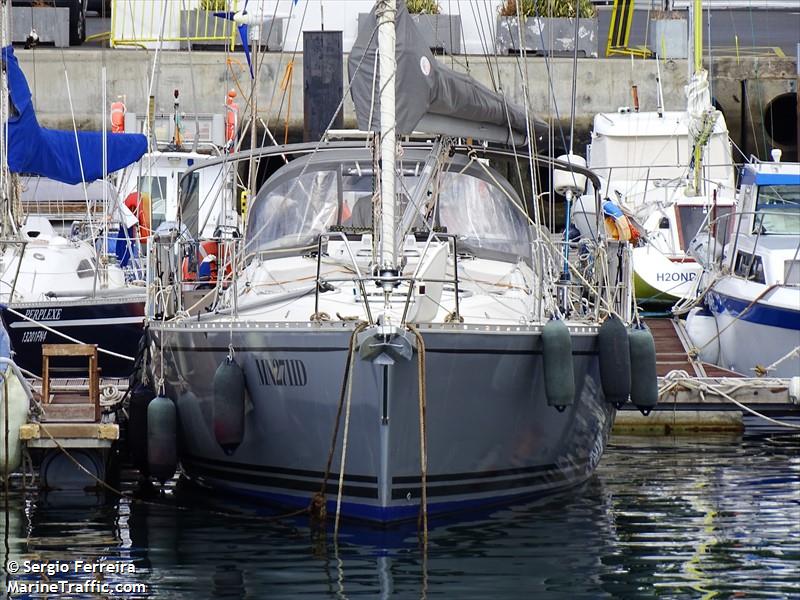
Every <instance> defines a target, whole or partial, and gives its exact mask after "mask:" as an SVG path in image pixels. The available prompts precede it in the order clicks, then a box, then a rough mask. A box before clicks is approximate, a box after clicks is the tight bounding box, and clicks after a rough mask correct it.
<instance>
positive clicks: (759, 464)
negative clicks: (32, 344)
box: [0, 435, 800, 600]
mask: <svg viewBox="0 0 800 600" xmlns="http://www.w3.org/2000/svg"><path fill="white" fill-rule="evenodd" d="M126 489H129V490H132V489H133V484H132V483H129V484H127V485H126ZM85 500H86V504H87V506H83V507H80V506H74V505H73V506H63V505H62V506H59V503H60V502H61V501H60V500H58V499H54V498H44V497H39V496H36V495H27V496H25V495H22V494H15V495H14V497H13V498H12V501H11V503H10V510H9V512H8V513H7V519H6V520H7V522H8V526H7V527H6V526H5V525H3V524H2V523H0V527H4V530H3V531H4V532H6V533H7V535H5V536H4V538H5V539H6V540H7V541H6V550H5V551H4V552H6V553H7V554H8V560H14V561H17V562H18V563H19V564H23V562H24V561H25V560H28V561H34V562H41V561H48V560H49V561H73V560H75V559H85V560H87V562H90V563H92V562H97V561H99V560H107V561H122V562H125V563H131V564H132V565H133V566H132V568H133V569H135V573H133V574H107V575H106V576H105V577H106V581H109V582H125V583H131V582H136V583H144V584H146V585H147V587H148V593H147V594H127V595H119V596H110V597H120V598H143V597H152V598H190V599H192V600H199V599H204V598H254V599H255V598H298V597H308V598H356V597H362V598H382V597H385V598H389V597H392V598H424V597H428V598H434V597H438V598H458V599H461V598H531V597H537V598H565V599H573V598H651V597H659V598H800V437H797V436H795V437H782V436H770V435H762V436H759V437H749V438H745V439H741V438H712V439H708V438H706V439H702V440H700V439H693V438H616V439H615V440H614V442H613V444H612V445H611V447H610V448H609V450H608V452H607V453H606V455H605V456H604V458H603V460H602V462H601V466H600V468H599V469H598V472H597V475H596V476H595V477H594V478H593V479H592V480H591V481H590V482H589V483H588V484H587V485H586V486H584V487H583V488H581V489H579V490H573V491H572V492H571V493H569V494H566V495H562V496H559V497H556V498H551V499H549V500H547V501H539V502H536V503H528V504H522V505H517V506H514V507H510V508H504V509H501V510H497V511H496V512H493V513H490V514H483V515H471V517H470V519H469V520H465V519H463V518H462V519H461V520H460V521H456V522H450V523H436V524H434V525H435V526H434V527H433V529H432V531H431V534H430V539H429V543H428V548H427V552H426V551H424V550H423V549H422V548H421V547H420V544H419V543H418V540H417V537H416V532H415V529H414V527H413V526H410V527H409V528H407V529H406V530H399V531H389V532H384V531H376V530H370V529H368V528H364V527H354V526H352V525H349V524H346V525H344V528H343V531H342V532H340V536H339V541H338V544H337V543H335V542H334V539H333V535H332V533H331V532H330V531H328V532H327V533H324V532H319V531H314V530H312V529H310V528H309V524H308V521H307V520H306V518H297V519H295V520H292V521H283V522H277V523H274V522H266V521H265V520H263V519H261V517H263V516H264V515H261V514H260V513H258V512H257V511H256V510H255V509H254V507H252V506H250V507H248V506H247V505H242V504H233V503H230V502H222V501H221V500H220V499H218V498H213V497H208V494H207V492H205V491H203V490H198V489H197V488H193V487H187V486H182V485H179V486H178V487H177V488H175V489H171V490H170V491H169V492H168V493H167V495H166V496H165V497H164V498H162V499H157V501H156V502H154V503H141V502H132V501H130V500H129V499H123V500H121V501H109V502H106V503H105V504H100V505H96V504H95V505H92V502H93V501H94V499H93V498H86V499H85ZM230 510H236V511H242V512H244V513H246V515H248V516H242V515H237V516H231V515H226V514H222V513H221V512H220V511H230ZM6 564H8V562H6ZM70 576H71V577H73V578H76V579H77V577H76V576H75V575H74V574H71V575H70ZM37 577H38V578H41V575H32V574H28V575H20V574H17V575H16V576H8V575H6V581H5V582H4V585H5V584H6V583H7V582H8V580H9V578H12V579H16V580H18V581H19V580H27V581H34V580H36V579H37ZM58 578H59V575H54V576H53V577H52V578H51V579H53V580H55V579H58ZM62 578H63V577H62ZM20 597H45V596H44V595H30V594H29V595H27V596H20ZM49 597H51V598H61V597H66V596H64V595H59V594H55V595H51V596H49ZM71 597H75V598H79V597H81V598H82V597H86V598H98V597H102V596H99V595H87V594H84V595H80V594H78V595H74V596H71Z"/></svg>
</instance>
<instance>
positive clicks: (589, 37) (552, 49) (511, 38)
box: [495, 17, 598, 58]
mask: <svg viewBox="0 0 800 600" xmlns="http://www.w3.org/2000/svg"><path fill="white" fill-rule="evenodd" d="M520 25H521V28H520ZM597 27H598V26H597V19H596V18H593V19H579V20H578V56H581V57H584V58H586V57H592V58H597V37H598V36H597ZM522 49H524V50H526V51H527V52H529V53H532V54H538V55H541V56H566V55H571V54H572V53H573V52H574V51H575V21H574V20H573V19H566V18H534V17H527V18H524V19H522V20H521V22H520V19H518V18H517V17H497V35H496V37H495V52H496V53H497V54H514V53H517V52H519V51H520V50H522Z"/></svg>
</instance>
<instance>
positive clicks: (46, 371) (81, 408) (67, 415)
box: [42, 344, 102, 423]
mask: <svg viewBox="0 0 800 600" xmlns="http://www.w3.org/2000/svg"><path fill="white" fill-rule="evenodd" d="M81 357H83V358H88V365H87V366H86V367H85V368H84V367H80V366H78V367H76V366H73V365H74V363H75V361H74V360H72V361H71V363H73V365H70V366H60V365H54V364H53V362H54V360H59V361H62V360H69V359H75V358H81ZM56 373H74V374H82V373H86V374H87V377H86V379H85V380H83V382H84V385H86V387H85V389H84V388H83V385H79V386H78V387H77V389H76V386H74V385H71V386H64V385H63V383H62V384H61V385H59V384H58V383H57V382H54V381H53V379H54V378H53V374H56ZM42 402H43V403H44V406H45V409H44V411H45V414H44V415H43V416H42V421H48V422H62V421H71V422H89V423H99V422H100V417H101V412H102V411H101V408H100V369H99V368H98V366H97V346H96V345H94V344H43V345H42Z"/></svg>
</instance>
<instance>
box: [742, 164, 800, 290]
mask: <svg viewBox="0 0 800 600" xmlns="http://www.w3.org/2000/svg"><path fill="white" fill-rule="evenodd" d="M739 202H740V210H741V220H740V222H739V223H738V224H737V228H738V231H737V232H736V233H737V235H736V237H735V239H734V241H733V242H732V245H731V249H730V252H729V254H728V256H729V258H730V260H731V261H732V262H731V270H732V272H733V274H734V275H737V276H739V277H743V278H745V279H748V280H750V281H754V282H756V283H761V284H765V285H773V284H786V285H800V163H781V162H778V161H775V162H756V161H754V162H751V163H748V164H746V165H745V166H744V168H743V171H742V179H741V187H740V198H739Z"/></svg>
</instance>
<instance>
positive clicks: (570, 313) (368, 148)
mask: <svg viewBox="0 0 800 600" xmlns="http://www.w3.org/2000/svg"><path fill="white" fill-rule="evenodd" d="M372 23H373V27H372V28H370V31H367V32H366V34H365V36H364V37H362V38H360V39H359V41H358V42H357V43H356V47H355V49H354V51H353V53H352V54H351V55H350V58H349V68H350V78H351V94H352V96H353V99H354V104H355V106H356V112H357V115H358V119H359V125H360V128H361V132H360V133H359V134H358V135H359V137H358V139H349V140H347V139H346V140H341V141H337V140H334V139H332V138H326V139H324V140H323V141H321V142H319V143H308V144H296V145H285V146H278V147H273V148H262V149H257V150H253V151H251V152H246V153H243V154H237V155H231V156H229V157H225V158H221V159H219V160H220V161H222V160H227V161H231V162H232V163H233V164H234V166H235V165H236V164H237V163H241V162H251V161H258V162H257V163H256V164H257V168H258V169H259V171H260V172H267V173H271V175H270V176H269V177H268V178H267V179H266V180H265V181H264V182H263V183H261V185H259V186H258V189H257V190H256V192H255V193H254V194H252V195H251V196H250V201H249V202H248V205H247V222H246V225H245V228H244V235H243V238H241V239H229V240H225V241H220V253H221V256H224V257H225V261H226V262H227V263H228V264H229V265H230V267H229V268H225V269H223V268H220V269H219V271H218V280H217V281H216V282H215V286H214V287H213V288H212V289H208V290H207V293H208V294H209V295H210V296H211V297H212V298H214V302H213V304H212V305H211V306H210V307H209V310H208V311H203V312H201V313H197V314H194V313H192V311H191V310H190V309H191V306H189V304H187V302H186V300H185V298H184V294H183V289H184V288H183V285H182V282H181V278H180V272H179V271H178V270H177V269H176V268H175V267H174V266H173V267H172V268H170V265H174V264H175V258H174V254H171V252H173V250H172V248H174V241H173V240H172V239H171V238H170V237H166V238H165V239H164V240H163V242H162V241H161V240H159V239H158V238H157V239H155V240H154V242H153V243H154V248H153V249H152V253H151V257H152V258H151V260H152V262H151V263H150V264H151V269H150V273H151V276H152V283H153V285H152V286H151V294H152V295H151V303H150V304H149V310H150V312H149V314H148V327H147V339H148V359H147V361H146V362H147V364H148V366H149V368H150V373H149V380H150V381H153V382H154V383H155V391H156V392H158V394H159V397H158V398H156V399H155V400H153V401H152V403H151V404H150V407H153V406H154V403H157V406H158V410H159V411H163V412H162V413H161V414H170V407H171V406H174V407H175V408H174V409H173V410H175V411H176V412H177V415H176V422H177V431H178V435H179V439H180V445H179V457H180V463H181V468H182V473H183V474H185V475H186V476H188V477H189V478H191V479H193V480H195V481H197V482H199V483H201V484H203V485H206V486H210V487H212V488H215V489H219V490H224V491H228V492H233V493H237V494H243V495H248V496H253V497H257V498H260V499H262V500H263V501H266V502H269V503H276V504H280V505H286V506H291V507H295V508H297V507H300V508H305V507H308V506H309V504H310V503H312V502H313V504H314V505H315V506H316V507H317V508H320V507H322V508H324V507H327V510H328V512H329V514H333V513H336V514H337V515H341V516H343V517H351V518H357V519H367V520H370V521H374V522H377V523H390V522H394V521H400V520H405V519H413V518H416V517H417V516H418V515H427V514H436V513H445V512H451V511H454V510H458V509H464V508H469V507H479V506H490V505H494V504H498V503H502V502H509V501H511V500H514V499H516V498H521V497H526V496H532V495H541V494H549V493H554V492H557V491H562V490H566V489H568V488H570V487H571V486H574V485H577V484H579V483H581V482H583V481H585V480H586V479H587V478H588V477H590V476H591V474H592V473H593V471H594V469H595V467H596V466H597V464H598V462H599V460H600V457H601V456H602V453H603V450H604V448H605V445H606V442H607V440H608V436H609V432H610V428H611V425H612V422H613V419H614V414H615V405H617V404H618V403H620V402H625V401H626V400H627V399H628V396H629V395H630V394H631V378H632V375H631V373H632V369H631V368H630V363H629V359H630V356H629V352H628V332H627V330H626V328H625V324H627V323H629V322H630V321H631V315H632V294H631V271H630V247H629V245H628V244H627V243H626V242H620V241H614V240H609V239H608V238H607V237H606V236H605V235H602V234H600V235H594V236H588V237H586V238H585V239H583V240H581V242H580V243H581V248H582V252H581V253H580V256H578V253H575V252H570V251H566V252H565V251H564V249H563V248H562V247H560V246H559V245H558V242H557V241H554V240H553V238H552V237H551V236H550V234H549V233H548V231H547V230H546V228H545V227H544V225H543V224H542V223H541V222H540V221H539V218H540V217H539V215H538V214H536V213H537V212H538V211H531V210H530V198H531V197H532V196H531V190H530V189H526V188H525V187H520V186H517V187H515V186H513V185H512V184H511V183H510V182H509V179H508V178H507V176H506V175H505V174H507V173H513V172H519V171H520V170H521V171H522V172H528V171H529V169H531V167H532V165H531V163H534V164H535V163H541V164H545V165H547V166H549V167H551V168H553V167H555V168H556V169H559V170H561V172H564V173H566V180H567V181H568V183H567V184H566V185H567V187H569V186H570V185H575V186H577V185H578V183H576V181H579V182H581V187H580V189H583V188H582V183H583V181H584V178H587V177H588V178H594V179H595V183H598V182H597V181H596V177H595V176H594V175H593V174H592V173H591V172H589V171H587V170H586V169H581V168H580V167H577V166H575V165H570V164H565V163H556V162H555V161H552V160H551V159H549V158H547V157H538V156H534V155H533V151H532V149H531V146H532V144H530V143H529V144H528V145H525V142H526V140H527V139H529V135H530V136H536V135H539V131H540V130H539V127H540V123H539V122H538V121H536V120H535V119H529V118H528V117H527V115H526V112H525V110H524V109H523V108H521V107H519V106H516V105H514V104H513V103H511V102H510V101H508V99H507V98H504V97H503V96H502V95H500V94H497V93H495V92H492V91H490V90H488V89H486V88H483V87H481V86H479V85H478V84H476V83H474V82H473V81H472V80H470V78H469V77H467V76H465V75H463V74H457V73H454V72H452V71H450V70H449V69H447V68H446V67H444V66H443V65H440V64H439V63H437V62H436V60H435V59H434V57H433V56H432V55H431V53H430V52H429V51H428V50H427V48H426V47H425V44H424V43H421V42H420V41H419V39H418V37H417V36H418V33H417V32H416V30H415V28H414V25H413V22H412V21H411V19H410V18H409V16H408V13H407V10H406V7H405V3H404V2H398V3H397V7H396V8H395V3H394V2H393V1H391V0H382V1H380V2H378V3H377V5H376V8H375V9H374V11H373V13H372ZM395 33H396V36H395ZM373 34H374V35H373ZM395 37H396V40H397V41H396V44H395V41H394V40H395ZM376 40H377V41H378V43H377V44H376ZM395 57H397V62H396V63H395ZM378 64H380V73H378V69H377V65H378ZM393 80H394V81H393ZM395 93H397V94H398V97H401V95H402V94H409V95H407V96H404V100H405V101H400V102H397V103H395ZM376 94H379V96H378V95H376ZM411 99H413V100H411ZM395 107H396V108H397V110H395ZM418 131H424V132H426V133H424V134H419V135H418V134H415V133H414V132H418ZM460 136H464V138H467V137H468V138H471V140H474V141H472V142H470V143H469V144H467V143H465V142H462V141H461V140H460V139H459V137H460ZM478 140H482V141H478ZM484 140H485V141H484ZM515 144H518V145H516V146H515ZM521 157H522V162H518V161H519V160H520V159H521ZM213 163H214V161H209V162H208V163H206V164H205V165H202V166H198V167H197V169H202V168H209V167H213V166H214V165H213ZM192 173H193V172H192V171H191V170H190V171H189V172H187V174H186V175H185V176H186V177H189V176H191V175H192ZM575 189H578V188H577V187H576V188H575ZM573 191H574V190H573ZM526 199H527V201H526ZM595 201H596V202H597V205H598V207H599V197H596V198H595ZM595 230H596V231H599V230H600V228H599V227H597V224H595ZM612 327H614V328H616V329H614V331H615V332H616V333H613V334H609V333H608V332H610V331H611V328H612ZM601 332H606V333H605V334H602V333H601ZM608 335H611V336H616V337H614V339H615V340H616V342H617V343H618V345H617V346H615V348H616V351H611V350H610V349H609V347H608V346H607V345H604V344H606V343H607V342H608V340H610V339H611V337H607V336H608ZM604 340H605V341H604ZM604 348H605V350H604ZM603 357H604V358H603ZM616 359H620V360H621V362H620V363H619V364H618V369H617V370H614V369H613V368H612V369H611V371H610V373H611V374H610V375H609V371H606V376H605V377H604V376H602V375H601V373H602V372H603V368H604V365H605V367H608V366H609V364H611V363H609V362H608V361H612V362H613V361H614V360H616ZM604 360H605V362H604ZM626 365H627V366H626ZM652 367H653V368H652V372H653V374H655V363H654V355H653V365H652ZM562 368H563V369H564V370H563V371H562V370H561V369H562ZM613 383H621V384H622V385H623V388H624V386H625V385H626V384H627V386H628V387H627V389H618V390H617V392H618V393H619V395H618V396H612V391H613V390H612V389H611V388H610V387H608V386H609V385H612V384H613ZM651 383H652V385H653V389H654V390H655V391H656V392H657V388H656V381H655V375H653V380H652V382H651ZM612 387H613V386H612ZM172 414H174V413H172ZM149 415H150V410H149V409H148V418H149ZM148 422H150V421H148ZM171 422H172V420H171V418H168V419H165V420H164V421H163V425H164V427H168V426H169V423H171ZM157 466H159V469H160V468H161V467H168V466H169V465H166V464H162V465H157ZM152 467H153V465H151V472H152ZM171 473H172V471H171V470H170V469H169V468H164V469H162V470H161V476H160V477H159V478H160V479H164V478H169V477H170V476H171Z"/></svg>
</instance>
